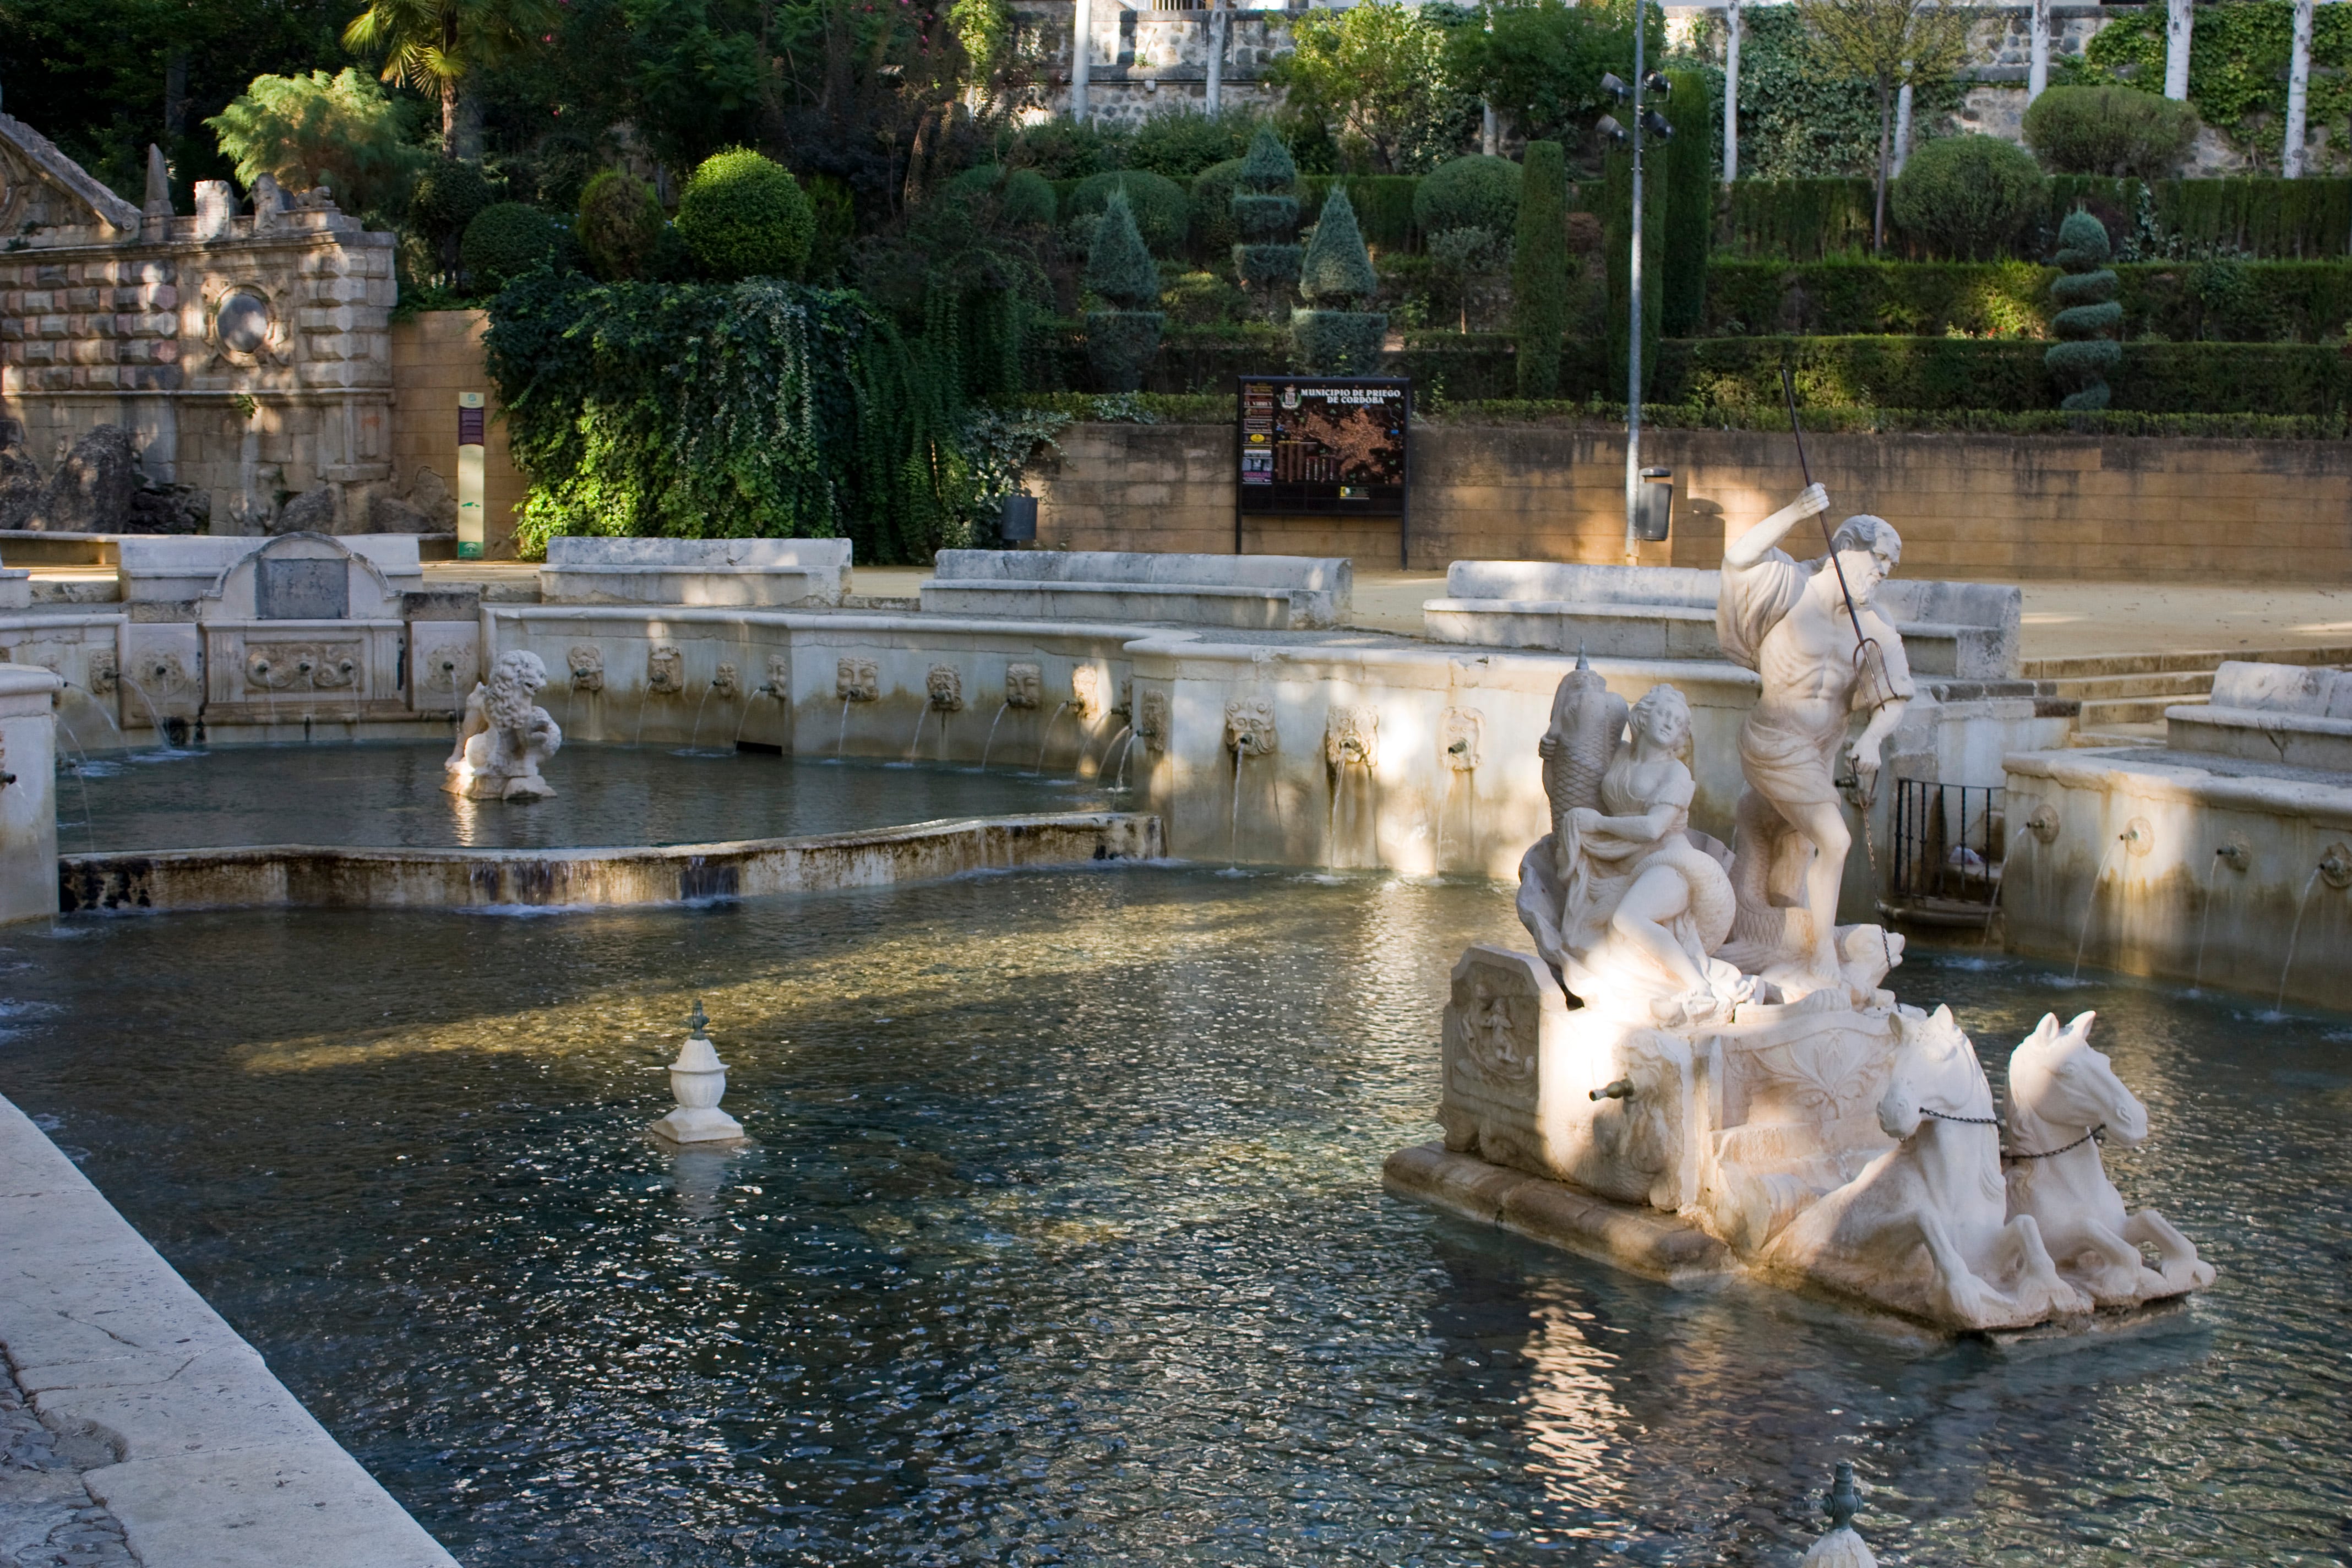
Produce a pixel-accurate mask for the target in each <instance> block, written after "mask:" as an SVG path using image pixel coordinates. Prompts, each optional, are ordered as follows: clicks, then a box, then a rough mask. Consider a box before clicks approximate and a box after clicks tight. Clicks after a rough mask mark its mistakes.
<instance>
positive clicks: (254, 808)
mask: <svg viewBox="0 0 2352 1568" xmlns="http://www.w3.org/2000/svg"><path fill="white" fill-rule="evenodd" d="M448 755H449V747H448V745H447V744H446V742H443V743H433V742H424V743H418V742H406V741H401V742H360V743H357V744H352V743H350V742H342V743H337V744H320V745H315V746H220V747H215V748H212V749H210V750H205V751H194V750H185V751H176V752H165V751H156V750H147V751H140V752H129V753H123V752H115V753H111V754H108V753H100V754H98V755H95V756H93V757H92V758H90V759H89V762H88V763H86V764H81V767H82V771H83V773H85V774H86V777H85V778H83V779H82V780H80V781H79V783H78V782H77V780H76V779H75V777H74V773H75V763H74V761H73V760H72V759H70V758H69V759H68V761H67V763H66V764H65V765H64V766H62V767H61V768H60V771H59V774H58V847H60V848H62V849H64V850H65V851H66V852H67V853H68V854H71V853H74V852H75V851H77V850H83V849H92V848H95V849H200V848H201V849H211V848H226V847H232V846H242V845H248V844H354V845H372V846H394V845H405V846H414V847H446V846H450V845H475V846H479V847H485V848H498V849H520V848H530V847H541V846H567V845H568V846H580V845H618V844H708V843H714V842H720V841H724V840H728V839H735V838H784V837H795V836H798V835H803V834H816V833H844V832H848V831H851V830H853V829H856V828H866V827H884V826H896V825H898V824H900V823H908V822H925V821H929V820H930V819H932V818H934V817H941V816H996V815H1001V814H1005V813H1018V812H1035V811H1083V810H1087V809H1090V808H1092V807H1095V806H1098V805H1104V804H1106V803H1107V802H1108V801H1110V800H1112V799H1114V798H1124V797H1123V796H1116V797H1115V796H1114V795H1113V794H1112V792H1110V791H1108V790H1103V789H1098V788H1097V787H1096V786H1095V785H1094V784H1092V783H1091V782H1089V783H1088V784H1084V785H1073V784H1071V783H1070V779H1069V773H1068V771H1067V770H1065V771H1063V772H1060V773H1055V774H1053V775H1050V776H1045V777H1040V776H1037V775H1035V774H1032V773H1024V772H1022V771H1021V770H1022V769H1024V768H1025V767H1026V766H1027V765H1028V763H1031V762H1032V761H1034V757H1021V756H1013V755H1012V754H1010V748H1008V750H1007V752H1005V753H1000V755H999V756H998V757H997V758H996V759H995V763H994V765H993V766H992V769H991V771H990V772H988V773H984V774H983V773H976V772H974V771H972V770H971V769H966V768H957V767H944V766H940V765H939V764H936V763H923V764H920V765H918V766H914V767H906V766H892V765H889V764H887V763H871V762H855V761H853V762H847V763H833V762H830V761H811V760H800V761H795V760H793V759H788V758H784V757H779V756H774V755H772V754H769V753H764V752H737V751H733V750H731V749H730V750H713V749H711V748H709V747H706V748H704V749H702V750H700V751H692V752H690V751H687V750H684V749H679V750H667V749H665V748H662V747H657V746H576V747H573V748H572V749H570V750H568V751H562V752H557V753H556V755H555V757H554V760H553V761H551V762H550V763H548V764H547V769H546V777H547V780H548V782H549V783H550V784H553V785H554V786H555V789H556V795H555V798H554V799H552V800H541V801H532V802H530V803H529V804H517V805H507V804H505V803H504V802H497V801H471V800H461V799H459V798H458V797H457V796H456V795H450V794H449V793H447V792H446V791H445V790H444V789H443V788H442V787H441V784H442V781H443V779H444V778H445V777H446V774H445V773H444V772H443V769H442V763H444V762H445V761H446V759H447V757H448ZM85 790H86V792H87V793H86V794H85Z"/></svg>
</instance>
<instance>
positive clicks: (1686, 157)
mask: <svg viewBox="0 0 2352 1568" xmlns="http://www.w3.org/2000/svg"><path fill="white" fill-rule="evenodd" d="M1666 79H1667V80H1668V81H1670V82H1672V83H1673V84H1674V88H1673V90H1672V91H1671V92H1669V93H1668V94H1667V95H1666V123H1667V124H1669V125H1672V126H1673V127H1674V128H1675V134H1674V138H1673V140H1671V141H1669V142H1667V143H1666V144H1665V146H1664V147H1663V148H1661V149H1659V151H1661V152H1663V153H1664V154H1665V156H1664V157H1662V158H1659V159H1658V160H1657V163H1658V165H1659V166H1660V167H1661V169H1662V172H1663V173H1664V174H1665V176H1666V196H1665V210H1666V221H1665V232H1664V244H1663V245H1662V246H1661V247H1660V248H1661V251H1662V255H1661V258H1660V268H1659V270H1660V272H1661V273H1662V274H1663V276H1662V277H1661V278H1660V279H1659V281H1660V282H1661V283H1662V284H1663V285H1664V287H1663V288H1662V289H1660V291H1659V292H1660V299H1659V331H1662V332H1663V333H1664V335H1666V336H1667V337H1670V338H1686V337H1689V336H1691V335H1693V334H1694V333H1696V331H1698V327H1699V322H1700V321H1702V320H1703V319H1704V318H1705V317H1706V253H1707V249H1708V247H1709V245H1710V244H1711V242H1712V241H1713V239H1714V237H1715V190H1716V180H1715V135H1716V115H1715V101H1714V99H1713V97H1712V95H1710V94H1709V93H1708V91H1707V89H1706V77H1704V76H1702V75H1700V74H1699V73H1698V72H1697V71H1668V72H1667V73H1666Z"/></svg>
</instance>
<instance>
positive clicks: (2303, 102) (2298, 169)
mask: <svg viewBox="0 0 2352 1568" xmlns="http://www.w3.org/2000/svg"><path fill="white" fill-rule="evenodd" d="M2310 109H2311V0H2294V53H2293V54H2291V55H2289V56H2288V57H2287V66H2286V145H2285V147H2284V148H2283V149H2282V150H2281V152H2280V153H2279V173H2280V174H2284V175H2285V176H2286V177H2287V178H2288V179H2290V180H2299V179H2301V178H2303V163H2304V132H2305V129H2306V126H2305V121H2306V120H2307V118H2308V117H2309V114H2310Z"/></svg>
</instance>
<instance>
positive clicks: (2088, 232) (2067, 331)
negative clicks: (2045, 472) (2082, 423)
mask: <svg viewBox="0 0 2352 1568" xmlns="http://www.w3.org/2000/svg"><path fill="white" fill-rule="evenodd" d="M2107 255H2108V247H2107V231H2106V227H2105V225H2103V224H2101V223H2100V222H2099V220H2098V219H2097V218H2095V217H2093V216H2091V215H2090V214H2089V213H2087V212H2084V211H2083V210H2082V209H2081V208H2080V207H2077V208H2075V209H2074V211H2073V212H2071V213H2068V214H2067V215H2066V221H2065V222H2064V223H2062V224H2060V225H2059V226H2058V254H2057V256H2056V257H2055V258H2053V259H2055V260H2056V261H2057V263H2058V265H2059V267H2060V268H2062V275H2061V276H2060V277H2059V278H2058V279H2056V280H2055V281H2054V282H2053V283H2052V284H2051V285H2050V299H2051V302H2052V303H2053V304H2056V305H2059V306H2061V307H2063V309H2061V310H2059V312H2058V313H2057V314H2056V315H2054V316H2053V317H2051V318H2050V327H2051V330H2052V331H2055V332H2056V333H2057V334H2058V335H2059V337H2060V338H2062V339H2063V340H2064V341H2063V342H2058V343H2054V344H2053V345H2052V346H2051V349H2050V352H2049V353H2045V354H2043V355H2042V364H2043V365H2044V366H2046V367H2047V368H2048V369H2049V372H2050V379H2051V380H2053V381H2054V382H2056V383H2057V384H2059V386H2060V387H2061V388H2063V390H2064V391H2065V394H2066V395H2065V397H2064V398H2063V399H2062V400H2061V401H2060V402H2059V405H2058V406H2059V407H2061V408H2068V409H2074V410H2077V411H2080V412H2083V413H2090V412H2093V411H2095V410H2097V409H2101V408H2105V406H2106V405H2107V401H2108V399H2109V398H2110V397H2111V396H2112V395H2113V393H2112V392H2111V391H2110V389H2109V388H2108V386H2107V376H2108V375H2109V374H2112V373H2113V372H2114V370H2115V368H2116V366H2117V365H2118V364H2121V363H2123V357H2124V351H2123V345H2122V344H2120V343H2118V342H2116V341H2115V339H2114V337H2113V336H2112V335H2111V334H2112V333H2113V332H2114V331H2115V330H2116V328H2117V327H2118V326H2120V325H2122V323H2123V319H2124V308H2123V307H2122V306H2121V305H2119V304H2117V303H2116V275H2115V273H2114V272H2113V271H2112V270H2110V269H2109V268H2108V267H2107Z"/></svg>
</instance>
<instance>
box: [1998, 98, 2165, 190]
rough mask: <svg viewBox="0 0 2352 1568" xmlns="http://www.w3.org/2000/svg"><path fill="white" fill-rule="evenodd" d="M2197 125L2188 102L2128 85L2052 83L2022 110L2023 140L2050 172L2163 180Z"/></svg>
mask: <svg viewBox="0 0 2352 1568" xmlns="http://www.w3.org/2000/svg"><path fill="white" fill-rule="evenodd" d="M2197 129H2198V121H2197V111H2196V110H2194V109H2191V108H2189V105H2187V104H2185V103H2176V102H2174V101H2172V100H2170V99H2166V98H2158V96H2157V95H2156V94H2154V93H2152V92H2141V91H2140V90H2138V89H2137V88H2129V87H2053V88H2052V89H2049V90H2048V91H2046V92H2044V93H2043V94H2042V96H2041V97H2040V98H2037V99H2035V100H2033V102H2032V104H2031V105H2029V106H2028V107H2027V109H2026V110H2025V144H2026V145H2027V146H2029V147H2031V148H2032V149H2033V151H2034V152H2035V153H2037V154H2039V155H2040V157H2041V159H2042V163H2043V165H2044V166H2045V167H2047V168H2048V169H2049V171H2050V172H2051V173H2052V174H2107V175H2112V176H2114V177H2116V178H2119V179H2120V178H2125V177H2131V178H2137V179H2142V180H2158V179H2162V178H2164V177H2165V176H2167V175H2168V174H2171V173H2172V172H2173V170H2174V169H2175V168H2177V167H2179V163H2180V160H2181V159H2182V158H2183V157H2185V156H2187V155H2188V153H2189V143H2190V142H2194V141H2196V140H2197Z"/></svg>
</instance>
